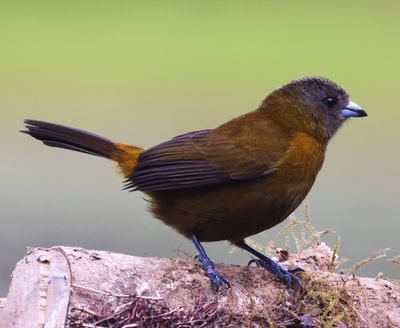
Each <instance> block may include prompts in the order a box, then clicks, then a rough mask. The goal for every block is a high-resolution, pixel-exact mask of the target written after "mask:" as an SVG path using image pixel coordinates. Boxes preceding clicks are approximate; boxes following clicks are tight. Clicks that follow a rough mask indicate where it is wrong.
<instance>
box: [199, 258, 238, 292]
mask: <svg viewBox="0 0 400 328" xmlns="http://www.w3.org/2000/svg"><path fill="white" fill-rule="evenodd" d="M195 259H196V260H198V261H199V262H200V263H201V264H202V266H203V269H204V271H205V272H206V275H207V277H208V278H209V279H210V281H211V285H212V289H213V290H215V291H218V290H219V288H220V287H221V285H222V284H225V285H226V286H227V287H228V288H230V287H231V285H230V283H229V281H228V279H226V278H225V277H224V276H223V275H222V274H220V273H218V271H217V270H216V269H215V266H214V263H212V261H211V260H210V259H209V258H208V257H206V258H202V257H200V256H199V255H196V256H195Z"/></svg>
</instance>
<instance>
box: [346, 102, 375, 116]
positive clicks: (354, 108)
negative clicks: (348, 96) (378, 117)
mask: <svg viewBox="0 0 400 328" xmlns="http://www.w3.org/2000/svg"><path fill="white" fill-rule="evenodd" d="M340 114H342V116H343V117H346V118H348V117H364V116H368V115H367V112H366V111H365V110H364V109H362V108H361V106H360V105H357V104H356V103H355V102H353V101H349V103H348V104H347V106H346V107H345V108H342V109H341V110H340Z"/></svg>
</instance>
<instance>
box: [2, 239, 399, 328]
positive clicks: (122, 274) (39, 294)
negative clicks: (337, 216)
mask: <svg viewBox="0 0 400 328" xmlns="http://www.w3.org/2000/svg"><path fill="white" fill-rule="evenodd" d="M282 254H283V255H285V256H281V259H283V260H286V261H285V262H283V265H285V266H287V267H296V266H300V267H302V268H303V269H304V270H305V272H304V273H302V274H301V278H302V281H303V285H304V288H303V289H300V288H295V287H293V286H286V285H285V284H283V283H282V282H280V281H277V280H276V279H275V278H274V277H272V276H271V275H270V274H269V273H268V272H265V270H263V269H262V268H259V267H256V266H238V265H227V264H219V265H217V269H218V270H219V271H220V273H222V274H223V275H225V277H227V278H228V279H229V281H230V284H231V287H230V288H221V289H220V290H219V291H218V292H215V291H213V290H212V289H211V287H210V284H209V281H208V280H207V278H206V277H205V276H204V274H203V270H202V268H201V267H200V266H199V265H198V263H197V262H196V261H195V260H194V259H188V260H183V259H167V258H144V257H135V256H128V255H123V254H117V253H111V252H106V251H95V250H86V249H82V248H77V247H62V246H59V247H52V248H33V249H29V250H28V253H27V254H26V256H25V257H24V258H23V259H22V260H21V261H20V262H19V263H18V264H17V266H16V269H15V271H14V273H13V279H12V282H11V286H10V289H9V293H8V296H7V299H3V300H2V301H0V327H3V328H9V327H10V328H11V327H13V328H18V327H21V328H22V327H23V328H30V327H35V328H37V327H48V328H58V327H71V328H74V327H119V328H120V327H124V328H129V327H270V326H273V327H339V328H344V327H378V328H379V327H400V285H399V284H398V283H397V282H395V281H389V280H386V279H381V278H379V279H373V278H361V277H356V276H355V275H354V274H352V273H344V274H341V273H334V272H332V271H333V269H334V268H335V263H334V262H335V255H334V254H333V252H332V250H331V249H330V248H329V247H327V246H326V245H325V244H324V243H320V244H318V245H315V246H313V247H311V248H308V249H306V250H304V251H303V252H301V253H298V254H291V255H290V256H289V258H288V259H287V257H288V254H287V253H286V252H282Z"/></svg>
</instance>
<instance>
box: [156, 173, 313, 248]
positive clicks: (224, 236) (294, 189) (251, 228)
mask: <svg viewBox="0 0 400 328" xmlns="http://www.w3.org/2000/svg"><path fill="white" fill-rule="evenodd" d="M313 182H314V180H313V181H307V182H304V181H296V179H290V178H289V177H282V176H277V175H275V176H274V175H273V176H266V177H262V178H258V179H254V180H250V181H240V182H234V183H230V184H225V185H218V186H212V187H206V188H198V189H195V190H191V189H187V190H177V191H168V192H153V193H151V194H149V195H150V196H151V203H150V204H151V205H150V210H151V212H152V213H153V214H154V216H155V217H156V218H158V219H160V220H161V221H163V222H164V223H166V224H167V225H169V226H171V227H173V228H174V229H176V230H177V231H178V232H180V233H182V234H183V235H185V236H187V237H189V236H190V235H191V234H192V233H196V234H197V236H198V238H199V239H200V240H202V241H217V240H230V241H232V242H235V241H238V240H241V239H243V238H246V237H248V236H251V235H254V234H256V233H259V232H261V231H263V230H266V229H269V228H271V227H273V226H275V225H276V224H278V223H280V222H281V221H283V220H284V219H285V218H286V217H288V216H289V215H290V214H291V213H292V212H293V211H294V210H295V209H296V207H297V206H299V204H300V203H301V202H302V201H303V199H304V198H305V196H306V195H307V193H308V192H309V190H310V188H311V186H312V184H313Z"/></svg>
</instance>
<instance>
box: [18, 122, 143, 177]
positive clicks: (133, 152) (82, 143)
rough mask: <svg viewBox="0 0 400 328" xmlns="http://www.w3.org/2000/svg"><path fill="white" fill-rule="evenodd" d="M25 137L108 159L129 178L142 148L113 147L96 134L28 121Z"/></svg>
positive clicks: (112, 144)
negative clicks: (115, 163)
mask: <svg viewBox="0 0 400 328" xmlns="http://www.w3.org/2000/svg"><path fill="white" fill-rule="evenodd" d="M24 122H25V126H26V128H27V130H24V131H21V132H22V133H26V134H28V135H30V136H32V137H34V138H36V139H38V140H40V141H41V142H43V143H44V144H45V145H47V146H50V147H57V148H63V149H69V150H74V151H79V152H82V153H86V154H90V155H95V156H100V157H105V158H108V159H111V160H113V161H115V162H117V163H118V166H119V168H120V170H121V172H122V174H123V175H124V176H129V175H130V174H131V173H132V171H133V170H134V169H135V168H136V165H137V161H138V157H139V154H140V153H141V152H142V151H143V149H142V148H140V147H136V146H131V145H126V144H122V143H114V142H113V141H111V140H109V139H107V138H104V137H101V136H98V135H96V134H93V133H90V132H87V131H83V130H80V129H77V128H72V127H69V126H65V125H60V124H55V123H49V122H43V121H37V120H25V121H24Z"/></svg>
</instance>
